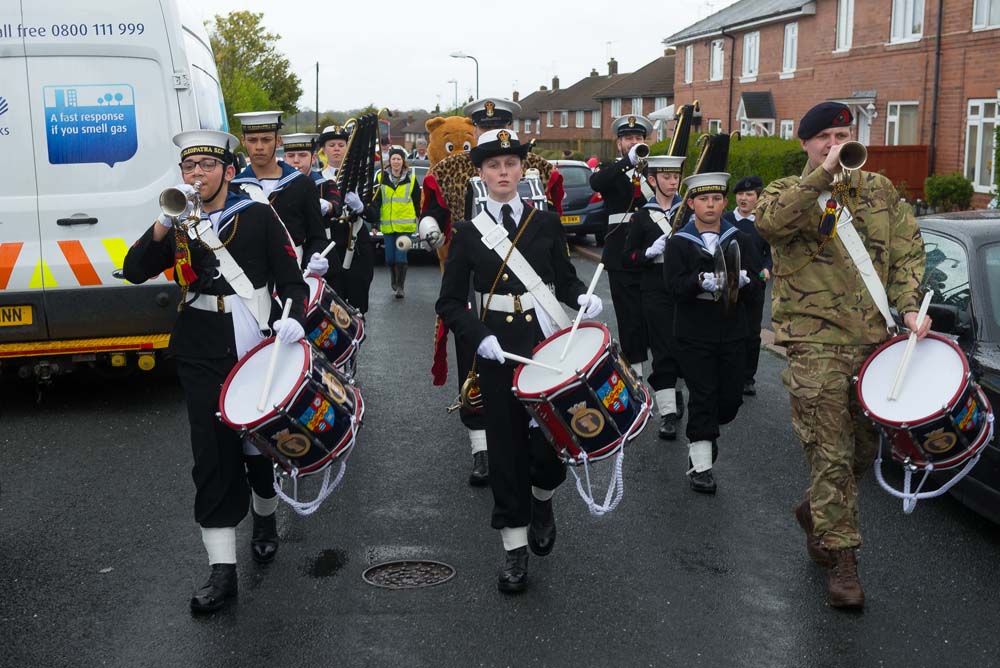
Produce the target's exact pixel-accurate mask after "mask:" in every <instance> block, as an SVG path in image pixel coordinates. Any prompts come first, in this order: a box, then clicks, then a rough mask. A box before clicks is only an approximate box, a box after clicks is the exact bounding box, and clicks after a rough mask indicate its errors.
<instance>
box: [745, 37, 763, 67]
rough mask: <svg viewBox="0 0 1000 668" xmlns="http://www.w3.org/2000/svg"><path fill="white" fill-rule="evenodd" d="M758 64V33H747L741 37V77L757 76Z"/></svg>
mask: <svg viewBox="0 0 1000 668" xmlns="http://www.w3.org/2000/svg"><path fill="white" fill-rule="evenodd" d="M759 64H760V33H759V32H748V33H746V34H745V35H743V76H744V77H755V76H757V69H758V66H759Z"/></svg>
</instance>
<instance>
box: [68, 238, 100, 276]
mask: <svg viewBox="0 0 1000 668" xmlns="http://www.w3.org/2000/svg"><path fill="white" fill-rule="evenodd" d="M58 243H59V248H60V249H61V250H62V252H63V255H65V256H66V261H67V262H68V263H69V268H70V269H72V270H73V274H74V275H75V276H76V280H77V281H79V283H80V285H102V283H101V279H100V277H99V276H98V275H97V272H96V271H94V265H92V264H90V258H89V257H87V252H86V251H85V250H83V244H81V243H80V242H79V241H60V242H58Z"/></svg>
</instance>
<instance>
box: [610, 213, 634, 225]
mask: <svg viewBox="0 0 1000 668" xmlns="http://www.w3.org/2000/svg"><path fill="white" fill-rule="evenodd" d="M631 217H632V212H631V211H629V212H628V213H609V214H608V225H622V224H624V223H627V222H628V221H629V219H630V218H631Z"/></svg>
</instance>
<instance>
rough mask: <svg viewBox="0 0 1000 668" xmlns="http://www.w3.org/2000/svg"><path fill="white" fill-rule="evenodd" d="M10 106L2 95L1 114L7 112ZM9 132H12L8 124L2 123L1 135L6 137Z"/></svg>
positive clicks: (0, 102) (0, 126) (0, 98)
mask: <svg viewBox="0 0 1000 668" xmlns="http://www.w3.org/2000/svg"><path fill="white" fill-rule="evenodd" d="M9 108H10V107H8V106H7V100H6V99H4V98H3V97H0V116H3V115H4V114H6V113H7V109H9ZM9 134H10V128H9V127H7V126H6V125H0V137H6V136H7V135H9Z"/></svg>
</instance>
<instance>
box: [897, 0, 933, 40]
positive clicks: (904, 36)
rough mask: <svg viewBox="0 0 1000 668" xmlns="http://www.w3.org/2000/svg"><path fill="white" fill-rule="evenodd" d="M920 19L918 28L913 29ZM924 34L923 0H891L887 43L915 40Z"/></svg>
mask: <svg viewBox="0 0 1000 668" xmlns="http://www.w3.org/2000/svg"><path fill="white" fill-rule="evenodd" d="M916 20H919V21H920V30H919V31H915V30H914V29H913V24H914V21H916ZM923 35H924V0H892V18H891V20H890V23H889V43H890V44H903V43H906V42H917V41H919V40H920V39H922V38H923Z"/></svg>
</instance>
